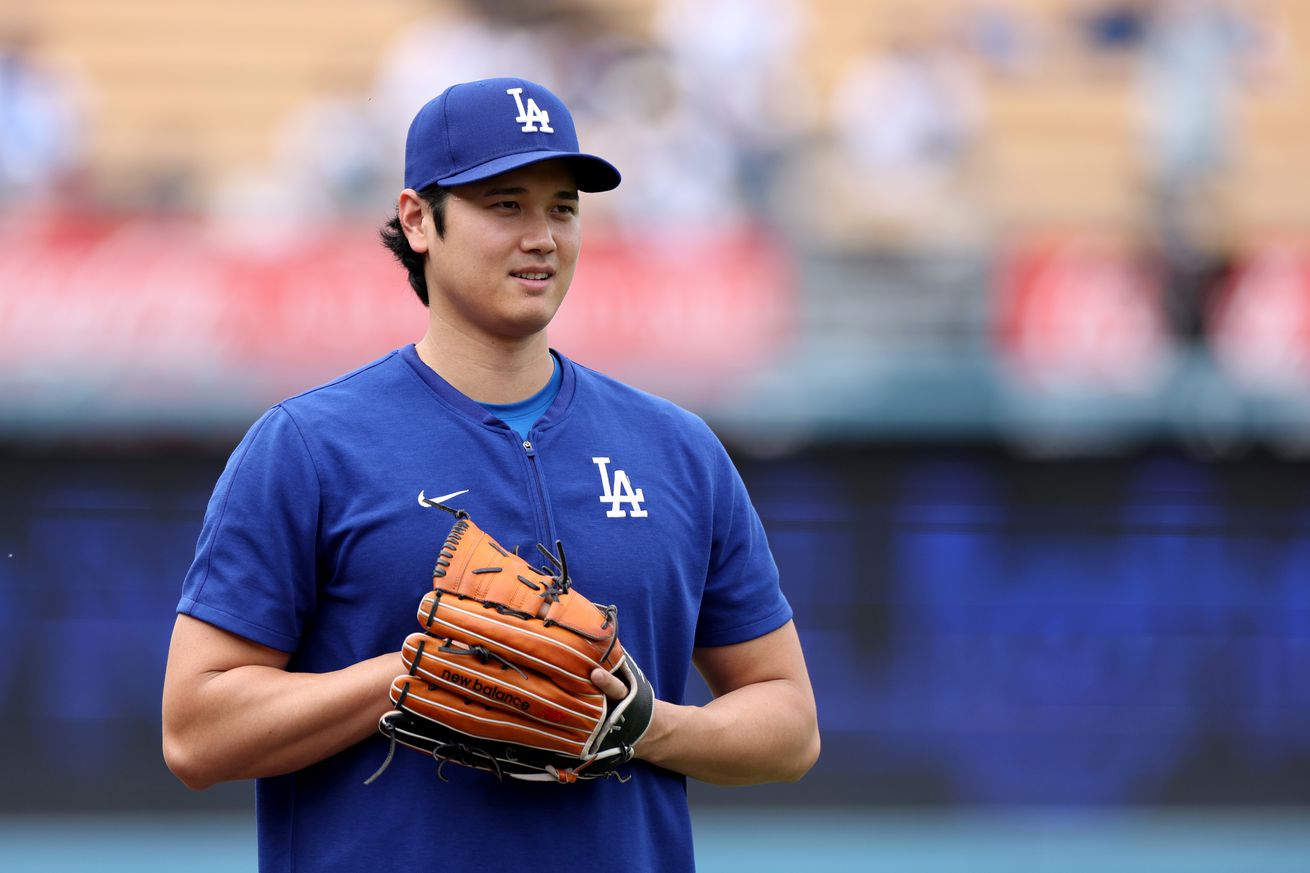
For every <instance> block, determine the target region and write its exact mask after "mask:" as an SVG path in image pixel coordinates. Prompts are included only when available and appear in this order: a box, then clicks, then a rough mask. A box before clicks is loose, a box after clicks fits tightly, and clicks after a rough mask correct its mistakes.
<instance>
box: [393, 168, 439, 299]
mask: <svg viewBox="0 0 1310 873" xmlns="http://www.w3.org/2000/svg"><path fill="white" fill-rule="evenodd" d="M418 196H419V197H421V198H422V199H423V201H424V202H425V203H427V204H428V206H429V207H431V209H432V221H433V223H434V224H435V225H436V228H437V236H439V237H442V238H444V237H445V236H446V200H447V199H448V198H449V197H450V189H449V188H443V187H441V186H440V185H429V186H428V187H426V188H424V189H423V190H421V191H419V192H418ZM378 237H379V238H380V239H381V240H382V244H383V245H384V246H386V247H387V250H388V251H390V252H391V254H392V255H394V256H395V258H396V260H397V261H400V265H401V266H402V267H404V268H405V271H406V272H407V273H409V285H410V287H411V288H413V289H414V293H415V294H417V295H418V299H419V300H421V301H423V305H424V306H427V305H428V280H427V277H425V276H424V275H423V264H424V263H425V261H426V259H425V258H424V256H423V255H421V254H419V253H418V252H416V251H414V250H413V249H412V248H410V247H409V240H407V239H406V238H405V231H404V230H403V229H402V228H401V226H400V209H399V207H397V209H396V215H395V217H394V218H392V219H391V220H390V221H388V222H387V223H386V224H384V225H382V228H381V229H380V230H379V231H378Z"/></svg>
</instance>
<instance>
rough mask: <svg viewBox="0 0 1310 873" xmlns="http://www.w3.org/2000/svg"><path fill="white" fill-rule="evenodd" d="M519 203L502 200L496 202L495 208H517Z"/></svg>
mask: <svg viewBox="0 0 1310 873" xmlns="http://www.w3.org/2000/svg"><path fill="white" fill-rule="evenodd" d="M518 207H519V205H518V204H517V203H515V202H514V201H513V200H502V201H500V202H499V203H497V204H496V208H497V209H518Z"/></svg>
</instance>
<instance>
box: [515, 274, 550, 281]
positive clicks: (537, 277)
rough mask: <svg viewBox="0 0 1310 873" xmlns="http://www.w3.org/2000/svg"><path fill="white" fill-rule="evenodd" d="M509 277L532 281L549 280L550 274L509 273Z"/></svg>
mask: <svg viewBox="0 0 1310 873" xmlns="http://www.w3.org/2000/svg"><path fill="white" fill-rule="evenodd" d="M510 275H511V276H513V277H514V278H515V279H532V280H541V279H549V278H550V276H551V274H550V273H510Z"/></svg>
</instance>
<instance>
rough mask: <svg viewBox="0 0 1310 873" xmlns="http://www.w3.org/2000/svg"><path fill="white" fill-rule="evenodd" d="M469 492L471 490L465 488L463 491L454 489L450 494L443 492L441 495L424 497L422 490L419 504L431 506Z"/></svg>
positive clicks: (419, 494) (419, 495)
mask: <svg viewBox="0 0 1310 873" xmlns="http://www.w3.org/2000/svg"><path fill="white" fill-rule="evenodd" d="M468 493H469V490H468V489H467V488H465V489H464V490H463V491H453V492H451V493H450V494H443V495H441V496H440V497H424V496H423V492H422V491H420V492H419V493H418V504H419V506H431V505H432V504H434V503H445V502H446V501H447V500H450V499H452V498H455V497H458V496H459V495H461V494H468Z"/></svg>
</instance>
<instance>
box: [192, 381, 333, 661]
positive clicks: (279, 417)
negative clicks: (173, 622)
mask: <svg viewBox="0 0 1310 873" xmlns="http://www.w3.org/2000/svg"><path fill="white" fill-rule="evenodd" d="M319 498H320V491H319V479H318V475H317V472H316V470H315V468H314V463H313V459H312V458H311V457H310V455H309V451H308V448H307V447H306V445H305V441H304V438H303V437H302V435H301V433H300V431H299V429H298V428H297V427H296V424H295V421H294V420H293V419H292V417H291V415H290V413H288V412H287V411H286V410H285V409H283V408H282V407H280V406H275V407H273V408H272V409H271V410H269V411H268V412H267V413H266V414H265V415H264V416H263V417H262V418H261V419H260V420H259V421H257V422H256V423H255V424H254V426H253V427H251V429H250V431H249V433H247V434H246V436H245V438H244V439H243V440H242V441H241V444H240V445H239V446H237V448H236V450H235V451H234V452H233V453H232V457H231V458H229V459H228V463H227V466H226V467H225V468H224V470H223V473H222V475H221V476H220V477H219V479H218V483H217V485H216V486H215V487H214V494H213V496H212V497H211V498H210V500H209V506H208V508H207V509H206V511H205V521H204V525H203V526H202V528H201V531H200V538H199V541H198V542H197V543H196V555H195V560H194V561H193V562H192V564H191V569H190V570H189V571H188V572H187V575H186V579H185V581H184V582H183V585H182V599H181V601H179V603H178V606H177V611H178V612H180V613H182V614H185V615H189V616H192V617H193V618H197V619H200V620H201V621H204V622H206V623H208V624H212V625H215V626H217V627H220V628H222V629H223V630H226V631H230V632H232V633H234V634H237V635H239V636H242V637H245V638H247V639H250V640H253V641H254V642H257V643H260V644H262V645H265V646H269V647H271V648H274V649H278V650H281V651H284V652H292V651H295V649H296V648H297V645H298V642H299V639H300V635H301V631H302V629H303V628H304V627H305V623H306V620H307V617H308V616H309V614H310V613H311V611H312V610H313V608H314V602H315V592H316V567H317V561H316V556H317V531H318V517H319V505H320V499H319Z"/></svg>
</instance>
